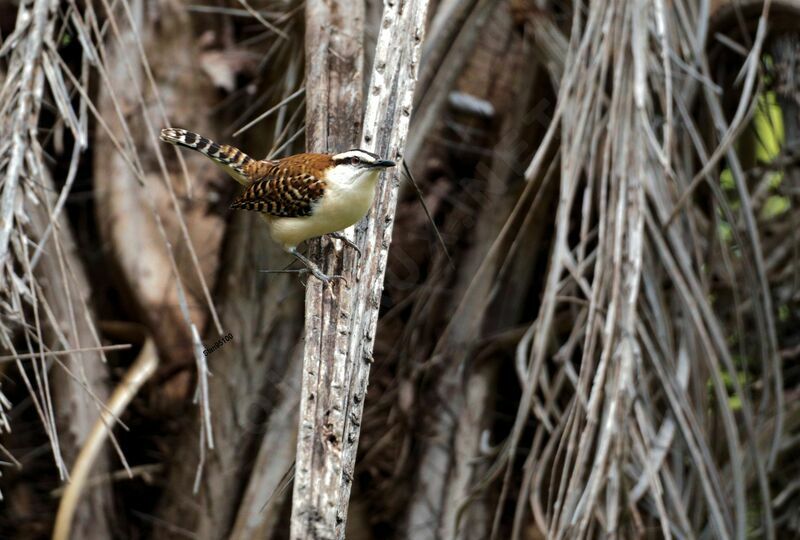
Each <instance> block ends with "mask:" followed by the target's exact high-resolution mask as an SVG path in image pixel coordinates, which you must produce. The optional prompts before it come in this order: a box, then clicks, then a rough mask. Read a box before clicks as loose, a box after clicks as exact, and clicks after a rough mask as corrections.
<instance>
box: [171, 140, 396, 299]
mask: <svg viewBox="0 0 800 540" xmlns="http://www.w3.org/2000/svg"><path fill="white" fill-rule="evenodd" d="M160 138H161V140H162V141H164V142H167V143H170V144H173V145H176V146H182V147H185V148H189V149H192V150H195V151H197V152H200V153H201V154H203V155H204V156H206V157H208V158H209V159H211V160H212V161H214V162H215V163H216V164H217V165H218V166H220V167H221V168H222V169H223V170H224V171H225V172H226V173H228V174H229V175H230V176H231V177H232V178H233V179H234V180H236V181H237V182H239V183H240V184H242V185H243V186H245V190H244V192H243V193H242V194H241V195H240V196H239V197H238V198H237V199H236V200H235V201H234V202H233V204H231V208H232V209H235V210H251V211H255V212H259V213H260V214H261V215H262V216H263V218H264V219H265V221H266V222H267V226H268V228H269V232H270V236H271V237H272V239H273V240H274V241H275V242H277V243H278V244H280V246H281V247H282V248H283V249H284V250H285V251H286V252H288V253H290V254H291V255H293V256H294V257H295V258H296V259H298V260H299V261H300V262H301V263H303V265H304V266H305V268H306V270H307V271H308V272H310V273H311V274H312V275H313V276H314V277H316V278H317V279H319V280H320V281H322V282H323V283H325V284H326V285H329V284H330V283H331V281H332V280H334V279H344V278H343V277H342V276H328V275H326V274H325V273H324V272H322V270H320V268H319V267H318V266H317V265H316V264H315V263H314V262H313V261H311V260H310V259H309V258H308V257H306V256H305V255H303V254H301V253H300V252H299V251H298V250H297V246H298V245H299V244H300V243H302V242H304V241H305V240H308V239H310V238H315V237H318V236H323V235H326V234H327V235H329V236H332V237H334V238H337V239H339V240H342V241H344V242H345V243H347V244H348V245H349V246H351V247H353V248H355V249H356V250H358V247H357V246H356V245H355V244H353V243H352V242H350V241H349V240H348V239H347V238H345V237H344V236H342V235H341V234H339V233H338V231H341V230H343V229H346V228H347V227H349V226H351V225H353V224H355V223H357V222H358V221H360V220H361V218H363V217H364V216H365V215H367V212H368V211H369V209H370V207H371V206H372V202H373V200H374V198H375V187H376V186H377V184H378V180H379V178H380V176H381V173H382V172H383V171H384V170H386V169H388V168H391V167H394V166H395V162H394V161H391V160H388V159H382V158H381V157H380V156H379V155H377V154H374V153H372V152H369V151H367V150H362V149H360V148H354V149H350V150H346V151H343V152H339V153H335V154H323V153H310V152H308V153H302V154H295V155H292V156H288V157H284V158H281V159H275V160H272V159H261V160H258V159H253V158H251V157H250V156H248V155H247V154H245V153H244V152H242V151H241V150H239V149H238V148H235V147H233V146H229V145H227V144H217V143H215V142H214V141H212V140H210V139H207V138H206V137H203V136H202V135H198V134H197V133H193V132H191V131H187V130H185V129H179V128H165V129H162V130H161V136H160ZM359 253H360V252H359Z"/></svg>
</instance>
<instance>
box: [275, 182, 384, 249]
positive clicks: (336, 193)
mask: <svg viewBox="0 0 800 540" xmlns="http://www.w3.org/2000/svg"><path fill="white" fill-rule="evenodd" d="M334 170H335V169H334ZM331 172H333V171H331ZM379 175H380V171H369V170H368V171H365V172H364V173H362V174H361V175H359V176H358V177H356V178H353V177H352V176H350V177H348V178H343V177H337V176H341V175H335V174H329V175H328V177H327V178H326V180H327V184H328V186H327V189H326V190H325V194H324V195H323V197H322V199H321V200H320V201H319V202H318V203H317V205H316V207H315V208H314V210H313V213H312V215H310V216H306V217H299V218H286V217H267V222H268V223H269V224H270V231H271V234H272V238H273V239H274V240H275V241H276V242H278V243H279V244H281V245H282V246H283V247H284V248H289V247H294V246H296V245H298V244H300V243H301V242H303V241H304V240H308V239H309V238H315V237H317V236H322V235H324V234H328V233H332V232H336V231H341V230H342V229H346V228H347V227H349V226H350V225H353V224H355V223H357V222H358V221H359V220H360V219H361V218H363V217H364V216H365V215H366V214H367V212H368V211H369V208H370V206H372V200H373V199H374V198H375V184H376V183H377V179H378V176H379ZM348 180H350V181H348Z"/></svg>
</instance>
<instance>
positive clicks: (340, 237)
mask: <svg viewBox="0 0 800 540" xmlns="http://www.w3.org/2000/svg"><path fill="white" fill-rule="evenodd" d="M328 236H330V237H331V238H336V239H337V240H341V241H342V242H344V243H345V244H346V245H348V246H350V247H351V248H353V249H354V250H356V253H358V258H359V259H360V258H361V248H359V247H358V246H357V245H356V244H355V243H354V242H353V241H352V240H350V239H349V238H347V237H346V236H345V235H343V234H342V233H338V232H332V233H328Z"/></svg>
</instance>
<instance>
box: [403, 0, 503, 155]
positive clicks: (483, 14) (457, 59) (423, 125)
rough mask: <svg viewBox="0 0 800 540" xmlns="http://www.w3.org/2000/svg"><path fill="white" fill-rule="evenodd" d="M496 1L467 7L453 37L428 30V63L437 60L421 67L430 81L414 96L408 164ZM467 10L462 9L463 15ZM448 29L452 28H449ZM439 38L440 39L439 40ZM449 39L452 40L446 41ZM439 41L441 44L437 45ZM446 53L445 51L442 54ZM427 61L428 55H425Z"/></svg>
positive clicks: (439, 113) (438, 117) (439, 114)
mask: <svg viewBox="0 0 800 540" xmlns="http://www.w3.org/2000/svg"><path fill="white" fill-rule="evenodd" d="M498 5H499V3H497V2H494V1H492V0H478V1H477V2H474V5H473V6H472V7H471V9H470V11H469V13H468V15H469V16H468V17H467V19H466V22H465V23H464V25H463V26H461V27H458V33H457V35H456V36H455V37H454V38H453V37H451V36H450V35H449V33H447V34H442V35H437V34H431V36H432V37H431V39H432V40H437V47H435V48H434V49H433V50H431V51H430V53H431V54H430V56H431V57H432V58H431V63H432V64H433V63H435V62H436V61H437V60H438V61H439V65H431V66H430V67H428V66H427V65H426V67H425V69H426V71H427V72H428V73H430V75H429V76H428V77H429V79H430V81H429V85H428V87H427V88H424V89H423V90H424V91H425V92H424V93H423V94H419V95H418V96H417V98H416V99H415V100H414V102H415V104H416V110H417V114H415V115H414V128H413V130H412V132H413V133H415V134H418V135H417V136H415V137H411V138H409V140H408V148H406V152H405V157H406V159H407V160H408V163H409V166H410V167H411V168H412V169H413V168H414V163H415V161H416V160H417V158H419V157H420V154H421V150H422V148H423V145H424V143H425V137H424V136H423V134H426V133H429V132H431V131H432V130H433V127H434V126H435V124H436V122H438V121H439V120H441V117H442V110H443V108H444V106H445V104H446V103H447V96H448V95H449V92H450V89H452V88H453V86H454V85H455V82H456V80H457V79H458V77H459V76H460V75H461V73H462V71H463V69H464V66H465V65H466V63H467V61H468V60H469V59H470V58H471V56H472V51H473V49H474V47H475V43H476V42H477V40H478V38H479V37H480V35H481V32H482V31H483V29H484V28H485V26H486V22H487V21H488V20H489V17H490V15H491V14H492V12H493V11H494V10H495V8H496V7H497V6H498ZM465 15H467V13H462V14H461V16H465ZM452 30H455V28H454V29H452ZM439 40H441V41H439ZM450 40H452V43H451V42H450ZM439 43H441V45H439ZM445 45H446V46H448V48H447V49H445V51H440V49H443V48H444V46H445ZM445 53H446V54H445ZM425 60H426V61H428V59H427V58H426V59H425Z"/></svg>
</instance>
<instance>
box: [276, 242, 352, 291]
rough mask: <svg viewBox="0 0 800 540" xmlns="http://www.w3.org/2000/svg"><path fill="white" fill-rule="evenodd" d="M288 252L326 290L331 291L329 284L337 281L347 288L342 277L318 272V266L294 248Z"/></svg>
mask: <svg viewBox="0 0 800 540" xmlns="http://www.w3.org/2000/svg"><path fill="white" fill-rule="evenodd" d="M288 251H289V253H291V254H292V255H294V256H295V257H296V258H297V259H298V260H299V261H300V262H301V263H303V266H305V267H306V268H305V270H306V271H307V272H311V274H312V275H313V276H314V277H315V278H317V279H318V280H320V281H321V282H322V283H323V284H324V285H325V287H326V288H328V289H331V283H333V282H334V281H335V280H337V279H341V280H342V281H344V284H345V286H347V287H349V286H350V284H349V283H347V278H345V277H344V276H340V275H338V274H337V275H333V276H329V275H327V274H326V273H325V272H323V271H322V270H320V269H319V266H317V265H316V264H314V262H313V261H311V259H309V258H308V257H306V256H304V255H302V254H301V253H299V252H298V251H297V250H296V249H295V248H291V249H289V250H288Z"/></svg>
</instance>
